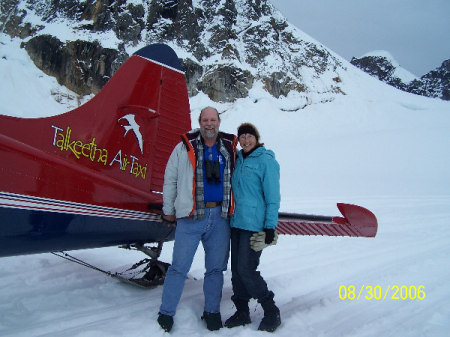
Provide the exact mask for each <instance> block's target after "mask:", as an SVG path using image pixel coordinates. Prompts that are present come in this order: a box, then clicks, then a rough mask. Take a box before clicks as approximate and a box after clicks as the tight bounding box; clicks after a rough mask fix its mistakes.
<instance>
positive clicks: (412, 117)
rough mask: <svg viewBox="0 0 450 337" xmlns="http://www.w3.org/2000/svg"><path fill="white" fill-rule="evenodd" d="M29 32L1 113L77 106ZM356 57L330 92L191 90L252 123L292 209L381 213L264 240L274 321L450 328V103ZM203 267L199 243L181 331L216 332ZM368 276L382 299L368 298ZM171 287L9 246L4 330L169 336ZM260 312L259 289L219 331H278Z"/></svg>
mask: <svg viewBox="0 0 450 337" xmlns="http://www.w3.org/2000/svg"><path fill="white" fill-rule="evenodd" d="M18 46H19V42H18V41H16V40H13V41H11V40H10V39H9V38H7V37H6V36H4V35H1V36H0V101H1V102H2V105H1V108H0V113H2V114H7V115H15V116H21V117H33V118H34V117H40V116H46V115H53V114H58V113H63V112H65V111H66V110H67V109H69V108H72V107H73V105H74V104H75V103H74V101H73V100H70V99H68V100H67V99H63V102H67V104H68V105H67V104H66V105H63V104H60V103H56V102H55V99H54V97H58V95H56V96H52V95H51V94H50V92H51V91H54V92H59V93H65V94H67V95H68V96H70V95H71V93H70V92H68V91H66V89H64V88H61V87H59V86H58V85H57V83H56V82H55V81H54V79H52V78H50V77H48V76H46V75H45V74H43V73H42V72H40V71H39V70H37V69H36V68H35V67H34V66H33V65H32V63H31V61H30V60H29V58H28V56H27V55H26V52H25V51H24V50H22V49H20V48H19V47H18ZM347 68H348V72H346V73H343V74H341V80H342V83H341V87H342V89H343V91H344V92H345V93H346V95H337V96H336V97H335V99H334V100H333V101H331V102H328V103H321V100H322V97H320V96H319V95H310V96H308V97H306V96H304V95H300V94H291V95H290V96H289V97H287V98H281V99H278V100H277V99H274V98H273V97H271V96H270V95H268V94H266V93H265V92H264V91H263V90H261V89H260V88H258V87H256V88H255V89H253V90H252V91H251V93H250V96H249V97H248V98H246V99H241V100H239V101H237V102H236V103H235V104H216V103H213V102H211V101H209V99H208V98H207V97H206V96H204V95H201V94H200V95H197V96H196V97H193V98H192V99H191V109H192V120H193V121H194V123H193V126H196V123H195V121H196V120H197V116H198V113H199V111H200V109H201V108H203V107H204V106H206V105H213V106H215V107H217V108H218V109H219V111H221V112H223V114H222V115H221V116H222V124H221V128H222V129H223V130H226V131H230V132H234V131H235V130H236V128H237V126H238V125H239V124H240V123H241V122H244V121H250V122H252V123H254V124H255V125H256V126H257V127H258V128H259V131H260V133H261V136H262V141H263V142H265V144H266V146H267V147H268V148H270V149H273V150H274V151H275V153H276V156H277V159H278V160H279V162H280V165H281V184H282V210H283V211H291V212H298V213H314V214H322V215H339V214H338V211H337V209H336V207H335V204H336V202H348V203H355V204H358V205H361V206H364V207H366V208H368V209H370V210H371V211H373V212H374V213H375V215H376V216H377V217H378V221H379V231H378V235H377V237H376V238H374V239H365V238H335V237H303V236H281V237H280V239H279V243H278V245H277V246H274V247H269V248H267V250H266V251H265V252H264V253H263V256H262V261H261V266H260V270H261V273H262V275H263V276H264V277H265V279H266V281H267V282H268V284H269V287H270V288H271V289H272V290H273V291H274V292H275V294H276V297H275V300H276V302H277V304H278V305H279V307H280V309H281V312H282V320H283V323H282V325H281V327H280V328H279V329H278V330H277V331H276V333H275V334H274V335H276V336H448V331H449V329H450V318H449V317H450V304H449V303H450V285H449V284H450V268H449V260H448V256H449V255H450V227H449V226H448V219H449V218H450V173H449V169H448V168H449V167H450V156H449V150H448V149H449V148H450V103H449V102H445V101H442V100H439V99H429V98H424V97H421V96H416V95H411V94H407V93H404V92H401V91H399V90H396V89H394V88H392V87H390V86H388V85H385V84H383V83H381V82H379V81H378V80H376V79H373V78H371V77H370V76H368V75H366V74H364V73H363V72H361V71H359V70H357V69H356V68H355V67H353V66H351V65H350V64H347ZM67 95H60V96H61V97H66V96H67ZM171 250H172V244H171V243H169V244H166V245H165V247H164V249H163V253H162V256H161V260H163V261H166V262H170V260H171ZM72 253H73V255H74V256H76V257H78V258H81V259H83V260H86V261H88V262H90V263H92V264H94V265H96V266H98V267H100V268H103V269H106V270H110V271H113V272H114V271H123V270H125V269H127V268H128V267H130V266H131V265H132V264H133V263H135V262H137V261H138V260H140V259H141V258H143V256H141V255H140V254H139V253H135V252H129V251H125V250H122V249H117V248H105V249H94V250H83V251H76V252H72ZM203 273H204V268H203V252H202V249H199V250H198V252H197V254H196V257H195V260H194V263H193V266H192V268H191V271H190V273H189V278H188V279H187V280H186V285H185V289H184V292H183V296H182V299H181V302H180V305H179V307H178V311H177V315H176V317H175V326H174V329H173V330H172V332H171V335H173V336H203V335H205V334H207V333H209V332H208V331H207V330H206V328H205V327H204V324H203V322H202V321H201V320H200V319H199V317H200V315H201V314H202V311H203V295H202V284H203ZM350 286H354V287H355V295H354V296H355V297H357V296H358V294H359V293H360V291H361V294H360V296H359V299H356V298H355V299H353V300H350V299H348V297H352V298H353V295H352V294H351V293H348V292H347V298H346V299H341V297H344V295H346V293H345V291H344V290H345V289H347V290H352V288H350ZM395 286H397V287H398V288H399V289H400V290H403V293H402V291H399V292H397V293H395V290H396V288H395ZM420 286H423V287H420ZM368 287H373V288H374V289H376V290H375V293H374V295H375V296H374V297H376V298H380V299H375V298H372V299H368V298H370V294H369V292H368V290H370V288H368ZM388 287H389V288H388ZM402 287H403V288H402ZM419 287H420V290H421V292H419V291H418V290H419ZM388 289H389V290H388ZM405 289H407V290H408V291H409V293H408V294H406V293H405ZM340 290H341V291H340ZM161 293H162V287H159V288H156V289H152V290H142V289H138V288H135V287H132V286H129V285H127V284H123V283H120V282H118V281H117V280H114V279H111V278H109V277H108V276H106V275H104V274H101V273H99V272H97V271H94V270H91V269H87V268H84V267H82V266H79V265H75V264H72V263H70V262H67V261H65V260H63V259H60V258H57V257H55V256H53V255H51V254H41V255H33V256H19V257H10V258H2V259H0V336H24V337H30V336H77V337H90V336H92V337H94V336H95V337H97V336H106V337H109V336H130V335H132V336H152V337H156V336H164V335H165V333H164V332H163V331H162V330H161V329H160V327H159V326H158V324H157V323H156V316H157V313H158V309H159V305H160V299H161ZM231 294H232V290H231V273H230V271H229V270H228V271H227V272H226V275H225V286H224V289H223V295H224V296H223V301H222V316H223V318H224V319H226V318H228V317H229V316H230V315H231V314H232V313H233V312H234V308H233V304H232V302H231V300H230V296H231ZM405 294H406V295H405ZM385 295H386V296H385ZM414 296H416V298H415V299H412V298H411V297H414ZM402 297H403V298H404V299H402ZM417 297H421V298H422V297H424V298H423V299H421V300H420V299H418V298H417ZM383 298H384V299H383ZM262 315H263V312H262V309H261V307H260V306H259V305H257V304H256V302H254V301H252V302H251V316H252V319H253V323H252V324H251V325H248V326H245V327H240V328H235V329H230V330H229V329H221V330H220V331H217V332H214V333H211V334H212V335H217V336H234V337H238V336H264V335H268V333H261V332H257V331H256V329H257V327H258V324H259V321H260V320H261V318H262Z"/></svg>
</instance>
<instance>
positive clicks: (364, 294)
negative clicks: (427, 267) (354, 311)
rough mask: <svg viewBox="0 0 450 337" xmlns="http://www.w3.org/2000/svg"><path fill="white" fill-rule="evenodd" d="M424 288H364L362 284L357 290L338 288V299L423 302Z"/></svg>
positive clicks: (352, 287)
mask: <svg viewBox="0 0 450 337" xmlns="http://www.w3.org/2000/svg"><path fill="white" fill-rule="evenodd" d="M425 296H426V294H425V286H423V285H421V286H417V287H416V286H414V285H411V286H405V285H402V286H398V285H393V286H391V285H388V286H387V287H384V288H383V287H381V286H379V285H377V286H365V285H364V284H363V285H362V286H361V287H360V288H359V289H357V288H356V287H355V286H353V285H350V286H345V285H342V286H340V287H339V298H340V299H341V300H351V301H352V300H359V299H360V298H361V299H364V298H365V299H366V300H388V299H390V300H407V299H409V300H424V299H425Z"/></svg>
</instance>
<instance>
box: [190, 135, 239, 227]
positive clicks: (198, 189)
mask: <svg viewBox="0 0 450 337" xmlns="http://www.w3.org/2000/svg"><path fill="white" fill-rule="evenodd" d="M196 132H198V135H197V137H195V138H194V139H192V140H191V141H190V142H191V144H192V142H195V145H196V146H195V148H196V150H195V154H196V158H197V163H196V168H195V173H196V174H195V207H194V210H193V213H192V214H191V216H190V218H191V219H193V220H195V219H203V218H204V217H205V200H204V184H203V163H204V161H203V153H204V144H203V142H202V139H201V134H200V132H199V129H195V130H192V131H191V132H189V133H190V134H195V133H196ZM220 135H224V134H222V133H220ZM229 136H232V137H233V140H230V139H225V138H222V137H221V136H219V137H218V138H217V147H218V150H219V151H220V153H221V154H222V155H223V157H224V158H225V169H224V172H223V199H222V213H221V216H222V217H223V218H225V219H226V218H228V211H229V207H230V199H231V174H232V169H233V168H234V162H235V152H236V143H237V142H236V139H235V136H233V135H229ZM227 138H230V137H227ZM224 142H229V143H230V147H229V148H230V149H232V150H231V152H232V153H230V152H229V150H227V148H226V146H225V144H224ZM192 145H193V144H192Z"/></svg>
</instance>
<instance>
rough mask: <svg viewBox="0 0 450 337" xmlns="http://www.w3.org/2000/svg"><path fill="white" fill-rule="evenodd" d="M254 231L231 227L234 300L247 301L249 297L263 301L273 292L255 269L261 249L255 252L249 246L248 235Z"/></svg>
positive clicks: (269, 297) (270, 297)
mask: <svg viewBox="0 0 450 337" xmlns="http://www.w3.org/2000/svg"><path fill="white" fill-rule="evenodd" d="M254 233H255V232H251V231H246V230H243V229H239V228H232V229H231V285H232V286H233V296H232V297H231V299H232V300H233V302H235V301H245V302H248V301H249V300H250V299H251V298H254V299H257V300H258V302H259V303H264V302H266V301H268V300H270V299H273V292H271V291H269V289H268V288H267V283H266V281H264V279H263V278H262V276H261V274H260V272H259V271H257V270H256V269H257V268H258V266H259V259H260V257H261V253H262V251H259V252H255V251H254V250H253V249H252V248H251V247H250V237H251V236H252V235H253V234H254Z"/></svg>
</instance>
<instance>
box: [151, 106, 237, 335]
mask: <svg viewBox="0 0 450 337" xmlns="http://www.w3.org/2000/svg"><path fill="white" fill-rule="evenodd" d="M199 124H200V128H199V129H195V130H192V131H190V132H188V133H186V134H184V135H182V136H181V139H182V141H181V142H180V143H179V144H178V145H177V146H176V147H175V148H174V150H173V152H172V154H171V156H170V158H169V161H168V163H167V166H166V171H165V174H164V187H163V216H162V218H163V221H164V222H166V223H168V224H169V225H173V226H176V232H175V242H174V247H173V257H172V265H171V266H170V267H169V269H168V271H167V274H166V278H165V281H164V289H163V294H162V301H161V302H162V303H161V307H160V310H159V313H158V323H159V325H160V326H161V327H162V328H163V329H164V331H166V332H169V331H170V330H171V329H172V326H173V322H174V320H173V317H174V316H175V312H176V308H177V306H178V303H179V301H180V297H181V293H182V291H183V287H184V282H185V279H186V275H187V273H188V272H189V270H190V268H191V265H192V261H193V259H194V255H195V252H196V251H197V248H198V245H199V243H200V242H201V243H202V245H203V248H204V250H205V269H206V272H205V276H204V283H203V293H204V296H205V304H204V310H203V316H202V319H203V320H204V321H205V323H206V327H207V328H208V329H209V330H211V331H214V330H219V329H220V328H222V326H223V325H222V319H221V315H220V302H221V299H222V288H223V273H224V272H225V271H226V270H227V264H228V257H229V250H230V224H229V215H230V214H231V213H232V204H231V196H230V194H231V174H232V173H233V169H234V164H235V153H236V145H237V137H236V136H235V135H232V134H227V133H223V132H220V131H219V127H220V116H219V113H218V111H217V110H216V109H214V108H212V107H206V108H204V109H203V110H202V111H201V113H200V116H199Z"/></svg>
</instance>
